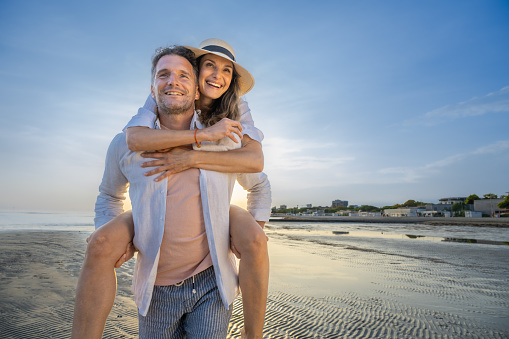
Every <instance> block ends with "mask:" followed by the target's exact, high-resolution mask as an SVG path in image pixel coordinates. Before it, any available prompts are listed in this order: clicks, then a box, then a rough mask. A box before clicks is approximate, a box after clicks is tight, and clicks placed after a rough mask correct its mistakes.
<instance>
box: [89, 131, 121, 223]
mask: <svg viewBox="0 0 509 339" xmlns="http://www.w3.org/2000/svg"><path fill="white" fill-rule="evenodd" d="M125 143H126V142H125V134H124V133H119V134H117V135H116V136H115V138H113V141H112V142H111V144H110V147H109V148H108V152H107V154H106V162H105V168H104V174H103V178H102V182H101V185H100V186H99V195H98V196H97V200H96V203H95V218H94V224H95V228H96V229H97V228H99V227H101V226H102V225H104V224H105V223H107V222H108V221H110V220H111V219H113V218H115V217H116V216H117V215H119V214H121V213H122V212H124V200H125V194H126V192H127V187H128V180H127V178H126V177H125V175H124V173H123V172H122V170H121V168H120V161H121V158H122V154H125V151H126V150H127V145H125Z"/></svg>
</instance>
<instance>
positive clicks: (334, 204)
mask: <svg viewBox="0 0 509 339" xmlns="http://www.w3.org/2000/svg"><path fill="white" fill-rule="evenodd" d="M331 207H332V208H335V207H348V201H343V200H333V201H332V206H331Z"/></svg>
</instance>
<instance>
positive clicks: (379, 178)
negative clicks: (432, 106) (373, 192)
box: [363, 140, 509, 184]
mask: <svg viewBox="0 0 509 339" xmlns="http://www.w3.org/2000/svg"><path fill="white" fill-rule="evenodd" d="M508 149H509V140H500V141H497V142H495V143H493V144H490V145H486V146H482V147H479V148H477V149H475V150H473V151H472V152H468V153H460V154H455V155H451V156H449V157H447V158H444V159H440V160H437V161H435V162H432V163H429V164H425V165H423V166H417V167H389V168H384V169H381V170H378V171H376V172H375V173H371V174H368V173H364V174H363V176H364V177H367V178H372V183H377V184H397V183H416V182H419V181H420V180H421V179H424V178H429V177H430V176H432V175H433V174H436V173H439V171H440V169H442V168H446V167H450V166H452V165H454V164H456V163H458V162H460V161H463V160H465V159H468V158H472V157H476V156H479V155H484V154H493V153H500V152H503V151H505V150H508ZM364 183H365V181H364Z"/></svg>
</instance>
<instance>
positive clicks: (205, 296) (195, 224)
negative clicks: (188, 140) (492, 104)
mask: <svg viewBox="0 0 509 339" xmlns="http://www.w3.org/2000/svg"><path fill="white" fill-rule="evenodd" d="M152 65H153V69H152V96H153V97H154V98H155V100H156V103H157V107H158V112H159V124H160V128H168V129H172V130H189V128H190V126H191V124H192V122H193V121H194V119H196V117H197V116H196V113H195V111H194V101H195V100H196V99H197V98H198V97H199V92H198V87H197V67H196V62H195V59H194V54H193V53H192V52H191V51H190V50H188V49H187V48H184V47H180V46H177V47H173V48H164V49H161V50H159V52H158V53H157V54H156V55H155V56H154V59H153V63H152ZM144 161H145V159H144V158H142V157H141V155H140V152H132V151H129V149H128V148H127V144H126V140H125V134H124V133H121V134H119V135H117V136H116V137H115V138H114V139H113V141H112V143H111V145H110V148H109V149H108V154H107V159H106V169H105V173H104V177H103V181H102V183H101V186H100V192H101V193H100V195H99V197H98V200H97V204H96V226H100V225H101V224H103V223H105V222H107V221H108V220H110V219H111V218H113V217H114V216H116V215H118V214H120V213H121V212H122V207H121V205H122V200H121V199H122V198H121V197H122V195H123V194H124V193H125V192H126V190H127V185H128V184H129V185H130V189H129V194H130V197H131V203H132V206H133V220H134V225H135V237H134V245H135V246H136V248H137V249H138V250H139V254H138V257H137V261H136V267H135V275H134V279H133V291H134V293H135V300H136V304H137V306H138V308H139V313H140V316H139V318H140V326H139V329H140V338H159V337H164V338H166V337H168V338H174V337H184V336H185V337H187V338H225V337H226V332H227V328H228V322H229V318H230V315H231V303H232V301H233V298H234V297H235V295H236V294H237V292H238V282H237V277H236V272H235V268H234V267H233V266H232V262H231V252H230V251H229V231H228V224H227V222H226V223H225V222H224V221H227V220H228V215H227V214H228V211H227V210H226V211H223V210H222V209H221V210H220V211H217V210H215V209H214V207H215V206H216V204H215V201H212V200H208V198H207V197H208V194H209V192H210V188H209V187H208V186H209V182H208V181H207V177H206V175H205V173H203V172H201V171H200V170H198V169H189V170H186V171H183V172H180V173H177V174H173V175H171V176H170V177H169V178H168V179H167V180H164V181H161V182H156V181H154V180H153V179H152V178H147V177H146V176H144V175H143V174H144V173H143V172H144V169H143V168H142V167H140V164H141V163H143V162H144ZM225 175H228V174H225ZM239 182H240V183H241V184H243V186H244V187H245V188H247V189H248V190H250V191H251V193H252V194H251V195H252V196H253V197H252V198H253V199H255V200H256V197H257V195H259V194H261V195H263V194H264V193H263V192H264V191H265V194H267V190H269V189H270V186H269V183H268V180H267V179H266V177H265V176H264V175H263V174H260V175H257V179H256V180H254V179H253V178H250V179H249V178H247V177H244V178H242V177H239ZM215 190H221V191H227V190H228V188H227V187H221V186H217V187H215ZM269 195H270V193H269ZM226 196H227V195H226ZM226 196H225V198H226ZM260 201H261V202H262V204H267V199H265V200H264V199H260ZM266 207H268V208H270V199H269V201H268V206H266ZM221 213H222V214H223V215H222V216H221V215H220V214H221ZM224 214H226V215H224ZM217 219H221V220H220V222H218V221H217ZM170 259H171V260H170ZM190 267H191V270H190Z"/></svg>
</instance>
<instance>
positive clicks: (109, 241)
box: [87, 211, 134, 259]
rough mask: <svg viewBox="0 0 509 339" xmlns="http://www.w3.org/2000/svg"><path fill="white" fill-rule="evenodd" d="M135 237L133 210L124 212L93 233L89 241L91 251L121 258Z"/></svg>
mask: <svg viewBox="0 0 509 339" xmlns="http://www.w3.org/2000/svg"><path fill="white" fill-rule="evenodd" d="M133 237H134V222H133V217H132V212H131V211H127V212H124V213H122V214H120V215H118V216H116V217H115V218H113V219H112V220H110V221H109V222H107V223H106V224H104V225H103V226H101V227H99V228H98V229H96V230H95V231H94V233H92V235H91V236H90V239H89V241H88V249H87V250H89V251H94V252H99V253H97V254H102V255H108V256H112V257H114V258H117V259H118V258H120V256H121V255H122V254H124V253H125V251H126V248H127V245H128V244H129V243H130V242H131V241H132V239H133Z"/></svg>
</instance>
